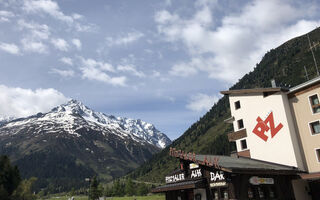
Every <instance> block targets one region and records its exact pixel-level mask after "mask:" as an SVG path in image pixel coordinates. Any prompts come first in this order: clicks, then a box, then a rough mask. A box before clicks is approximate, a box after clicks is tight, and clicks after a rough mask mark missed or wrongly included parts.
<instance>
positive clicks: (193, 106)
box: [186, 93, 219, 112]
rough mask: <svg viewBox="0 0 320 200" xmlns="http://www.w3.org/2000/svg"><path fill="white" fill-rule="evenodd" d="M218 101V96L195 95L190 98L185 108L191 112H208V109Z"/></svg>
mask: <svg viewBox="0 0 320 200" xmlns="http://www.w3.org/2000/svg"><path fill="white" fill-rule="evenodd" d="M218 100H219V97H218V96H215V95H213V96H209V95H206V94H202V93H199V94H196V95H193V96H191V98H190V100H189V102H188V104H187V106H186V107H187V108H188V109H189V110H192V111H196V112H201V111H209V109H210V108H211V107H212V106H213V104H214V103H216V102H217V101H218Z"/></svg>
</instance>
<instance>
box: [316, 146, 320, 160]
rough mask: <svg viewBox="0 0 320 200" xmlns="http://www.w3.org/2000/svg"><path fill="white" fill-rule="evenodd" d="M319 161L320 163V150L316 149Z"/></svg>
mask: <svg viewBox="0 0 320 200" xmlns="http://www.w3.org/2000/svg"><path fill="white" fill-rule="evenodd" d="M316 154H317V159H318V162H320V149H316Z"/></svg>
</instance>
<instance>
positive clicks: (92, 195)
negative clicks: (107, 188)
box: [89, 176, 101, 200]
mask: <svg viewBox="0 0 320 200" xmlns="http://www.w3.org/2000/svg"><path fill="white" fill-rule="evenodd" d="M98 186H99V182H98V180H97V177H96V176H94V177H93V179H92V180H91V184H90V191H89V199H91V200H96V199H99V197H100V196H101V191H100V190H99V189H98Z"/></svg>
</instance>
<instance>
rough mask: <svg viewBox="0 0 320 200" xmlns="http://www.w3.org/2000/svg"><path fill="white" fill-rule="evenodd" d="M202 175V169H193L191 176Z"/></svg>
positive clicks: (197, 176)
mask: <svg viewBox="0 0 320 200" xmlns="http://www.w3.org/2000/svg"><path fill="white" fill-rule="evenodd" d="M199 177H202V173H201V169H196V170H192V171H191V178H199Z"/></svg>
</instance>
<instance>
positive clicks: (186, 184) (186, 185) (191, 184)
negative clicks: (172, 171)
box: [151, 179, 205, 193]
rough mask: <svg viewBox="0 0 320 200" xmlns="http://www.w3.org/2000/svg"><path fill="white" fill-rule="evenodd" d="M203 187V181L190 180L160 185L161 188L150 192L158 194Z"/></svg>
mask: <svg viewBox="0 0 320 200" xmlns="http://www.w3.org/2000/svg"><path fill="white" fill-rule="evenodd" d="M204 187H205V180H204V179H200V180H190V181H183V182H179V183H173V184H167V185H162V186H159V187H156V188H153V189H152V190H151V192H153V193H158V192H167V191H174V190H185V189H195V188H204Z"/></svg>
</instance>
